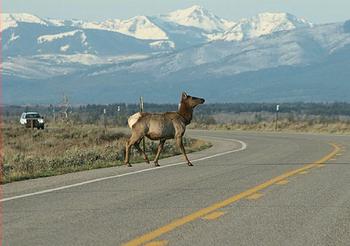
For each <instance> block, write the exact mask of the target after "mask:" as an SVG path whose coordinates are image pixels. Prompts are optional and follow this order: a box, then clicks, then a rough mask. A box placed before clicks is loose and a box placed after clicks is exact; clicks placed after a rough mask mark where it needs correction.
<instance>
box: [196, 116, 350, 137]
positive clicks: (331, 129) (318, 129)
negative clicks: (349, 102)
mask: <svg viewBox="0 0 350 246" xmlns="http://www.w3.org/2000/svg"><path fill="white" fill-rule="evenodd" d="M191 129H206V130H238V131H261V132H275V131H276V124H275V122H274V121H261V122H254V123H223V124H198V123H194V124H192V125H191ZM277 131H280V132H300V133H331V134H350V122H329V123H327V122H319V121H312V120H309V121H289V120H286V119H284V120H280V121H278V124H277Z"/></svg>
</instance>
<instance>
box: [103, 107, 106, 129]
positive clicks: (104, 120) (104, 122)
mask: <svg viewBox="0 0 350 246" xmlns="http://www.w3.org/2000/svg"><path fill="white" fill-rule="evenodd" d="M106 113H107V110H106V109H105V108H104V109H103V125H104V127H105V130H106V129H107V118H106Z"/></svg>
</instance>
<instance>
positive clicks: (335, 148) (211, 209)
mask: <svg viewBox="0 0 350 246" xmlns="http://www.w3.org/2000/svg"><path fill="white" fill-rule="evenodd" d="M330 145H332V146H333V150H332V151H331V152H330V153H329V154H327V155H326V156H324V157H323V158H321V159H320V160H318V161H315V162H314V163H312V164H307V165H305V166H303V167H301V168H298V169H295V170H292V171H288V172H286V173H283V174H281V175H279V176H277V177H275V178H272V179H270V180H268V181H266V182H265V183H262V184H260V185H257V186H255V187H253V188H250V189H248V190H246V191H243V192H241V193H239V194H237V195H234V196H232V197H230V198H228V199H225V200H223V201H220V202H217V203H214V204H212V205H211V206H209V207H206V208H203V209H200V210H198V211H196V212H194V213H192V214H190V215H187V216H185V217H182V218H180V219H176V220H174V221H172V222H170V223H169V224H167V225H165V226H162V227H160V228H158V229H155V230H154V231H151V232H149V233H146V234H144V235H142V236H140V237H137V238H135V239H133V240H131V241H129V242H126V243H125V244H123V245H124V246H136V245H141V244H144V243H146V242H149V241H151V240H153V239H155V238H158V237H159V236H161V235H163V234H165V233H168V232H170V231H172V230H174V229H176V228H178V227H180V226H182V225H185V224H187V223H189V222H192V221H194V220H196V219H199V218H201V217H203V216H205V215H207V214H209V213H212V212H214V211H215V210H217V209H220V208H223V207H226V206H228V205H230V204H232V203H234V202H237V201H239V200H241V199H242V198H245V197H248V196H250V195H253V194H255V193H257V192H259V191H261V190H263V189H265V188H267V187H269V186H271V185H273V184H275V183H277V182H279V181H281V180H284V179H287V178H289V177H291V176H294V175H296V174H298V173H300V172H303V171H306V170H308V169H311V168H314V167H316V166H317V165H319V164H322V163H324V162H326V161H328V160H329V159H331V158H332V157H334V156H335V155H336V154H337V153H338V152H339V150H340V148H339V147H338V146H337V145H336V144H333V143H331V144H330Z"/></svg>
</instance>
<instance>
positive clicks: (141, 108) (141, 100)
mask: <svg viewBox="0 0 350 246" xmlns="http://www.w3.org/2000/svg"><path fill="white" fill-rule="evenodd" d="M143 110H144V107H143V97H142V96H141V97H140V112H141V113H142V112H143ZM142 148H143V152H145V151H146V143H145V138H143V139H142Z"/></svg>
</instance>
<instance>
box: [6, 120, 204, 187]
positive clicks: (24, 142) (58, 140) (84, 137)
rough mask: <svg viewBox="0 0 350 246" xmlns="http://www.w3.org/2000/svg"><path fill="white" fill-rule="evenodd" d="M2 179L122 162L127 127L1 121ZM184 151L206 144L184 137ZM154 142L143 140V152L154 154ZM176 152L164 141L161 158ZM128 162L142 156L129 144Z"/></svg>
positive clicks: (92, 167) (198, 148)
mask: <svg viewBox="0 0 350 246" xmlns="http://www.w3.org/2000/svg"><path fill="white" fill-rule="evenodd" d="M2 132H3V139H4V166H3V180H2V182H3V183H7V182H12V181H17V180H23V179H30V178H37V177H45V176H52V175H59V174H64V173H69V172H76V171H81V170H88V169H94V168H103V167H112V166H119V165H122V164H123V160H124V152H125V143H126V141H127V139H128V137H129V136H128V134H129V131H128V130H126V129H125V128H117V127H107V128H104V127H102V126H99V125H89V124H80V125H73V124H68V123H62V124H54V125H50V126H49V127H47V128H46V129H45V130H37V129H34V130H31V129H26V128H24V127H21V126H20V125H18V124H5V126H4V128H3V131H2ZM184 144H185V147H186V150H187V152H193V151H198V150H201V149H204V148H208V147H210V144H209V143H206V142H204V141H201V140H196V139H188V138H185V139H184ZM157 145H158V143H157V142H152V141H146V153H147V155H148V156H149V157H150V159H152V158H154V154H155V152H156V149H157ZM177 154H180V152H179V150H178V149H177V147H175V144H174V141H171V140H170V141H167V142H166V144H165V146H164V150H163V153H162V155H161V158H164V157H167V156H172V155H177ZM131 161H132V162H134V163H135V162H141V161H143V159H142V158H141V156H140V155H139V153H138V152H136V150H135V149H134V148H133V151H132V152H131Z"/></svg>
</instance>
